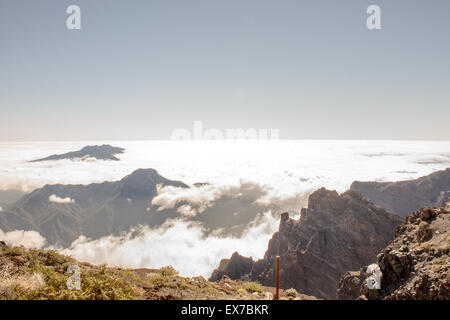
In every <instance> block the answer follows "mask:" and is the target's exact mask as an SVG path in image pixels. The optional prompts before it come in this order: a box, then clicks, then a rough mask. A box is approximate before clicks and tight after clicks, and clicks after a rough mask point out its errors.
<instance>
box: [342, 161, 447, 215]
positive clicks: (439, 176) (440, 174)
mask: <svg viewBox="0 0 450 320" xmlns="http://www.w3.org/2000/svg"><path fill="white" fill-rule="evenodd" d="M350 189H351V190H355V191H358V192H360V193H361V194H362V195H364V196H365V197H366V198H368V199H369V200H371V201H373V202H374V203H375V204H377V205H379V206H380V207H382V208H385V209H387V210H389V211H391V212H393V213H396V214H398V215H400V216H402V217H405V216H406V215H408V214H410V213H411V212H413V211H415V210H418V209H420V208H426V207H432V206H437V207H440V206H442V205H444V204H445V203H446V202H447V200H448V198H449V197H450V168H448V169H446V170H443V171H437V172H435V173H432V174H430V175H428V176H425V177H421V178H419V179H416V180H408V181H399V182H359V181H355V182H353V184H352V185H351V186H350Z"/></svg>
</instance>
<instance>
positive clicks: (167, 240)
mask: <svg viewBox="0 0 450 320" xmlns="http://www.w3.org/2000/svg"><path fill="white" fill-rule="evenodd" d="M277 228H278V219H277V218H274V217H273V216H272V215H271V214H270V213H269V212H267V213H265V214H264V215H261V216H259V217H258V218H257V219H255V220H254V221H253V223H252V224H251V226H250V227H249V228H248V229H247V230H246V232H245V233H244V234H243V236H242V237H241V238H234V237H218V236H215V235H209V236H205V235H204V232H203V231H204V230H203V229H202V226H201V225H200V224H198V223H192V222H187V221H183V220H172V221H169V222H167V223H165V224H164V225H163V226H161V227H159V228H155V229H150V228H148V227H140V228H137V229H136V230H132V231H131V232H130V233H128V234H126V235H123V236H120V237H115V236H108V237H104V238H101V239H98V240H94V241H89V240H88V239H86V238H85V237H84V236H82V237H80V238H78V239H77V240H76V241H74V242H73V243H72V246H71V248H70V249H65V250H62V251H61V252H62V253H63V254H66V255H71V256H73V257H74V258H76V259H78V260H80V261H88V262H91V263H95V264H103V263H105V264H108V265H112V266H125V267H131V268H141V267H146V268H158V267H162V266H165V265H171V266H173V267H174V268H175V269H177V270H179V271H180V274H181V275H184V276H194V275H203V276H205V277H207V276H209V275H210V274H211V272H212V271H213V269H214V268H216V267H217V266H218V264H219V262H220V260H221V259H223V258H229V257H230V256H231V255H232V254H233V252H235V251H238V252H239V253H241V254H243V255H246V256H252V257H253V258H255V259H256V258H262V257H263V255H264V253H265V251H266V249H267V244H268V240H269V239H270V237H271V236H272V234H273V233H274V232H275V231H276V230H277ZM136 232H137V236H134V237H133V236H132V234H134V235H136Z"/></svg>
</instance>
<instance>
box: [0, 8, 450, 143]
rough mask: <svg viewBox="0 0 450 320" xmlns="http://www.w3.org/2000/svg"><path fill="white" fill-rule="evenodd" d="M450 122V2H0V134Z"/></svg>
mask: <svg viewBox="0 0 450 320" xmlns="http://www.w3.org/2000/svg"><path fill="white" fill-rule="evenodd" d="M71 4H76V5H79V6H80V7H81V23H82V29H81V30H68V29H67V28H66V18H67V17H68V14H66V8H67V7H68V6H69V5H71ZM371 4H377V5H379V6H380V7H381V23H382V29H381V30H375V31H370V30H368V29H367V27H366V19H367V16H368V15H367V13H366V9H367V7H368V6H369V5H371ZM449 119H450V1H448V0H433V1H426V0H420V1H413V0H396V1H382V0H371V1H366V0H340V1H336V0H327V1H324V0H319V1H318V0H308V1H301V0H281V1H280V0H278V1H276V0H221V1H217V0H177V1H175V0H157V1H156V0H154V1H150V0H148V1H134V0H127V1H125V0H121V1H112V0H96V1H92V0H71V1H65V0H64V1H63V0H52V1H50V0H39V1H23V0H0V140H65V139H68V140H84V139H98V140H101V139H168V138H170V135H171V133H172V131H173V130H174V129H176V128H186V129H191V128H192V123H193V121H194V120H201V121H203V125H204V127H205V128H218V129H226V128H257V129H264V128H267V129H271V128H276V129H280V136H281V138H283V139H441V140H442V139H443V140H450V128H449V121H450V120H449Z"/></svg>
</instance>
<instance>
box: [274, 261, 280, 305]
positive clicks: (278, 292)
mask: <svg viewBox="0 0 450 320" xmlns="http://www.w3.org/2000/svg"><path fill="white" fill-rule="evenodd" d="M279 299H280V256H277V291H276V293H275V300H279Z"/></svg>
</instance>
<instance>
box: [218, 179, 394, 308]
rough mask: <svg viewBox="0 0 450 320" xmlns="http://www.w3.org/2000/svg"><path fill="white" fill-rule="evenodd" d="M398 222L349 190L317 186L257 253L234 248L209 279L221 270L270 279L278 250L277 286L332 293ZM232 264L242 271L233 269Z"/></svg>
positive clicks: (322, 294)
mask: <svg viewBox="0 0 450 320" xmlns="http://www.w3.org/2000/svg"><path fill="white" fill-rule="evenodd" d="M400 223H401V218H400V217H398V216H396V215H393V214H391V213H389V212H387V211H386V210H384V209H382V208H380V207H378V206H376V205H374V204H373V203H371V202H369V201H367V199H365V198H364V197H362V196H361V195H360V194H359V193H357V192H355V191H347V192H345V193H343V194H341V195H338V194H337V193H336V192H335V191H328V190H326V189H323V188H322V189H319V190H317V191H316V192H314V193H313V194H311V195H310V197H309V203H308V208H303V209H302V211H301V218H300V219H299V220H297V221H296V220H293V219H290V218H289V216H288V214H283V215H282V217H281V221H280V226H279V230H278V232H276V233H275V234H274V235H273V237H272V239H271V240H270V242H269V245H268V249H267V251H266V253H265V255H264V258H263V259H261V260H258V261H256V262H250V261H249V260H248V259H245V258H242V257H241V258H238V257H237V256H235V255H236V254H235V255H233V258H232V260H229V261H222V262H221V264H220V267H219V268H218V269H217V270H215V272H214V273H213V275H212V276H211V280H217V279H218V278H220V277H221V276H223V275H224V274H226V275H227V276H230V277H233V278H235V279H236V278H241V279H251V280H256V281H259V282H261V283H262V284H265V285H273V283H274V281H275V268H274V261H275V258H276V256H280V285H281V287H282V288H290V287H293V288H295V289H297V290H298V291H299V292H302V293H305V294H308V295H313V296H316V297H320V298H325V299H334V298H335V295H336V289H337V286H338V282H339V279H340V278H341V277H342V275H343V274H344V273H345V272H346V271H347V270H353V269H355V268H359V267H360V266H363V265H366V264H368V263H369V262H370V261H373V260H374V259H375V257H376V254H377V252H378V251H379V250H380V249H381V248H383V247H384V246H386V244H387V243H388V242H389V241H390V239H392V234H393V232H394V229H395V227H396V226H397V225H398V224H400ZM234 261H235V263H236V264H237V265H235V266H233V262H234ZM230 262H231V263H230ZM248 264H251V267H249V266H248ZM350 266H353V268H349V267H350ZM249 269H250V270H251V271H250V272H247V271H248V270H249ZM229 270H233V271H234V273H230V272H229ZM237 270H243V271H242V273H241V274H238V273H236V271H237Z"/></svg>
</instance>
